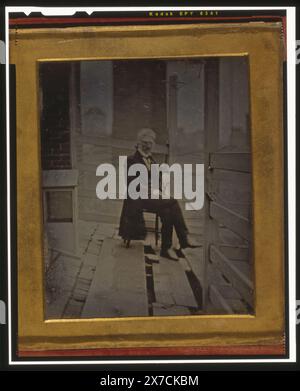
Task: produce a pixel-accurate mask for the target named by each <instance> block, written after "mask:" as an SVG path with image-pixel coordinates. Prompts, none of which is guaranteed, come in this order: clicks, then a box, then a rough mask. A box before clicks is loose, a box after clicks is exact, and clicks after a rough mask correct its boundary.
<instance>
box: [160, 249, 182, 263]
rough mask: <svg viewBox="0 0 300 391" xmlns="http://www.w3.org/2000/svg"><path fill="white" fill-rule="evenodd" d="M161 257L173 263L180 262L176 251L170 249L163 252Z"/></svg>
mask: <svg viewBox="0 0 300 391" xmlns="http://www.w3.org/2000/svg"><path fill="white" fill-rule="evenodd" d="M160 256H161V257H163V258H167V259H171V260H172V261H178V257H177V255H176V253H175V251H174V250H172V249H171V248H169V249H168V250H161V251H160Z"/></svg>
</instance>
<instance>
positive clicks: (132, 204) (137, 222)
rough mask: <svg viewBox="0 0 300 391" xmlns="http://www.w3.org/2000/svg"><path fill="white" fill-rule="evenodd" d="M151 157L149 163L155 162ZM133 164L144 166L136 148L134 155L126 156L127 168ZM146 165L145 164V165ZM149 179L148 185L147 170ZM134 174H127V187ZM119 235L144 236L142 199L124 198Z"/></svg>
mask: <svg viewBox="0 0 300 391" xmlns="http://www.w3.org/2000/svg"><path fill="white" fill-rule="evenodd" d="M150 158H151V164H152V163H156V162H155V160H154V159H153V158H152V156H151V157H150ZM133 164H143V165H145V166H146V164H145V162H144V159H143V157H142V155H141V154H140V153H139V151H138V150H137V151H136V152H135V154H134V155H132V156H128V157H127V170H128V169H129V167H130V166H131V165H133ZM146 167H147V166H146ZM148 175H149V180H148V184H149V186H150V172H148ZM135 178H136V177H134V176H130V177H129V176H127V187H128V186H129V183H130V182H131V181H132V180H133V179H135ZM119 235H120V236H121V237H122V238H123V239H124V240H143V239H145V237H146V227H145V220H144V216H143V200H142V199H140V198H138V199H137V200H132V199H130V198H129V197H127V199H125V200H124V203H123V208H122V213H121V218H120V228H119Z"/></svg>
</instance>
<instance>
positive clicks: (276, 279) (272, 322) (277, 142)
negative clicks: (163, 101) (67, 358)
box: [10, 23, 285, 351]
mask: <svg viewBox="0 0 300 391" xmlns="http://www.w3.org/2000/svg"><path fill="white" fill-rule="evenodd" d="M237 55H246V56H249V63H250V102H251V127H252V129H251V143H252V175H253V201H254V202H253V205H254V207H253V234H254V243H253V250H254V251H253V252H254V258H255V259H254V264H255V292H256V305H255V315H254V316H252V315H199V316H179V317H171V316H168V317H163V318H160V317H151V318H114V319H108V318H102V319H60V320H44V308H43V307H44V305H43V302H44V292H43V256H42V254H43V248H42V246H43V243H42V237H43V236H42V220H43V219H42V215H43V214H42V213H43V212H42V191H41V179H40V178H41V173H40V145H39V140H40V138H39V111H38V72H37V70H38V67H37V65H38V63H39V62H40V61H46V60H47V61H49V60H51V61H61V60H64V61H66V60H67V61H69V60H79V59H86V60H87V59H89V60H92V59H130V58H180V57H206V56H209V57H212V56H237ZM10 63H12V64H16V86H17V88H16V113H17V126H16V128H17V136H16V139H17V145H16V148H17V189H18V192H17V253H18V337H19V341H18V348H19V350H22V351H26V350H29V351H30V350H41V349H42V350H47V349H77V348H78V349H83V348H84V349H92V348H155V347H163V348H168V347H202V346H210V345H213V346H237V345H253V344H255V345H272V344H279V343H282V341H283V337H284V320H285V316H284V177H283V153H284V149H283V91H282V72H283V70H282V64H283V44H282V40H281V29H280V24H277V23H251V24H230V25H223V24H215V25H213V24H207V25H206V24H201V25H173V26H172V25H169V26H168V25H164V26H162V25H156V26H155V25H153V26H116V27H112V26H110V27H102V26H101V27H73V28H64V29H59V28H51V29H47V28H39V29H19V30H18V31H16V30H14V29H11V31H10ZM24 222H26V224H24ZM170 330H171V331H170Z"/></svg>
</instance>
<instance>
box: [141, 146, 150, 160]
mask: <svg viewBox="0 0 300 391" xmlns="http://www.w3.org/2000/svg"><path fill="white" fill-rule="evenodd" d="M137 151H138V152H139V153H140V154H141V155H142V157H145V158H149V157H150V158H151V157H152V156H151V153H150V154H148V155H147V154H146V153H145V152H144V151H142V150H141V149H140V148H139V147H138V148H137Z"/></svg>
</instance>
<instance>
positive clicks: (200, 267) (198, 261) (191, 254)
mask: <svg viewBox="0 0 300 391" xmlns="http://www.w3.org/2000/svg"><path fill="white" fill-rule="evenodd" d="M182 252H183V254H184V256H185V258H186V260H187V262H188V265H189V266H190V268H191V269H192V270H193V272H194V274H195V276H196V277H197V278H198V280H199V282H200V284H201V286H203V282H204V281H203V279H204V259H203V257H204V255H203V247H200V248H193V249H192V248H186V249H184V250H182Z"/></svg>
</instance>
